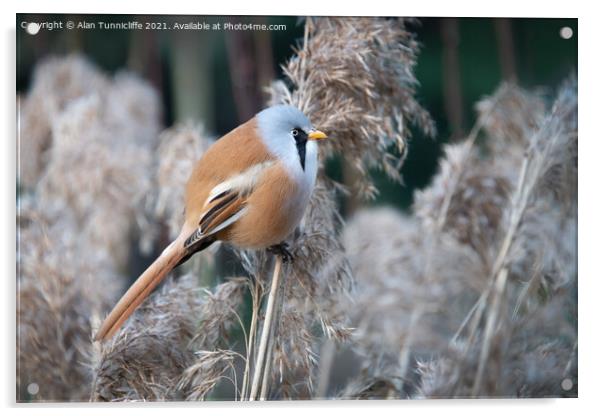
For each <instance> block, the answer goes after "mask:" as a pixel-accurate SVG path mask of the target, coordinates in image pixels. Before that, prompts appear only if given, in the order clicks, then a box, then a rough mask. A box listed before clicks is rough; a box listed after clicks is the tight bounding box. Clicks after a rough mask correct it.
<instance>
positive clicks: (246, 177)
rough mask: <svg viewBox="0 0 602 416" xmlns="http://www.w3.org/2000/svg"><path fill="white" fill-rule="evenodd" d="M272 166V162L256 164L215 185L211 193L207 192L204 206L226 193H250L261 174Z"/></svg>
mask: <svg viewBox="0 0 602 416" xmlns="http://www.w3.org/2000/svg"><path fill="white" fill-rule="evenodd" d="M273 164H274V162H273V161H268V162H263V163H258V164H256V165H253V166H251V167H250V168H249V169H247V170H245V171H243V172H241V173H239V174H238V175H235V176H233V177H231V178H230V179H227V180H225V181H224V182H221V183H219V184H217V185H216V186H215V187H214V188H213V189H212V190H211V192H209V197H208V198H207V201H205V205H207V204H209V203H211V202H212V201H213V200H214V199H215V197H217V196H218V195H220V194H222V193H223V192H226V191H234V192H237V193H241V194H244V193H246V192H248V191H250V190H251V189H253V187H254V186H255V185H256V184H257V181H258V180H259V178H260V177H261V175H262V174H263V172H264V171H265V170H266V169H267V168H269V167H270V166H272V165H273Z"/></svg>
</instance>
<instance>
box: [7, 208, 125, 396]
mask: <svg viewBox="0 0 602 416" xmlns="http://www.w3.org/2000/svg"><path fill="white" fill-rule="evenodd" d="M18 223H19V229H18V236H19V237H18V242H19V244H18V252H17V258H18V260H19V263H18V276H19V279H18V282H17V399H18V400H19V401H29V400H42V401H70V400H87V398H88V395H89V385H90V373H89V371H88V369H87V368H86V366H85V365H84V363H85V362H86V361H87V350H88V348H89V343H90V333H91V331H92V325H93V323H94V322H93V321H94V320H95V319H98V317H99V316H100V315H101V313H102V311H104V310H105V309H106V308H108V307H109V306H110V302H113V301H114V298H115V297H116V295H117V291H118V290H119V289H120V286H119V284H118V283H116V277H117V276H116V272H115V270H114V268H113V267H112V262H111V259H110V258H109V257H108V256H106V253H103V252H97V251H94V250H92V248H91V247H89V246H86V247H87V248H88V250H87V252H86V255H85V256H83V255H82V252H81V250H82V242H81V241H79V239H78V237H77V233H76V232H75V225H74V224H73V222H72V221H71V219H70V218H66V217H61V218H49V217H48V215H47V213H46V212H45V211H44V210H43V208H42V207H37V206H35V202H34V201H31V200H28V201H21V209H20V213H19V217H18ZM84 246H85V242H84ZM100 287H102V288H104V290H103V291H100V292H97V291H96V290H95V288H100ZM35 385H37V387H38V390H39V391H38V392H37V394H36V393H35V391H36V389H35V388H33V389H30V388H29V386H35ZM28 390H29V391H33V392H34V395H30V394H29V393H28Z"/></svg>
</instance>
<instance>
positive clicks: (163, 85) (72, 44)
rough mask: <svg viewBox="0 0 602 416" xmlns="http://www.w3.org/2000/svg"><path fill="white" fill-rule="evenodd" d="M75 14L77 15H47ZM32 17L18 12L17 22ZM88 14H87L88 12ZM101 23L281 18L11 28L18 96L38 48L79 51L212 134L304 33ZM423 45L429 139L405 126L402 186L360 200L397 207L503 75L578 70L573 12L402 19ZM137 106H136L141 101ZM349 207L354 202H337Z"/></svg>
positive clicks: (248, 105) (257, 105)
mask: <svg viewBox="0 0 602 416" xmlns="http://www.w3.org/2000/svg"><path fill="white" fill-rule="evenodd" d="M55 17H56V20H63V21H66V20H72V21H75V22H77V21H84V20H86V19H85V17H84V16H77V15H55ZM43 20H44V18H43V17H42V16H36V15H25V14H22V15H18V16H17V27H21V23H22V22H28V21H43ZM88 20H90V19H88ZM95 20H97V21H101V20H102V21H104V22H109V23H110V22H132V21H137V22H140V23H143V24H144V23H145V22H167V23H168V24H171V23H173V22H180V23H190V22H198V21H202V22H207V23H209V24H213V23H218V22H224V21H228V22H232V23H236V22H242V23H258V24H273V25H280V24H282V25H285V26H286V29H285V30H278V31H263V32H262V31H223V30H221V31H203V30H201V31H199V30H181V31H167V30H101V29H99V28H98V27H97V28H96V29H89V30H52V31H46V30H41V31H40V32H39V33H37V34H36V35H35V36H32V35H29V34H27V33H26V31H24V30H17V45H18V47H17V53H18V59H17V92H18V93H23V92H26V91H27V89H28V87H29V85H30V82H31V77H32V71H33V68H34V66H35V65H36V63H37V62H38V61H39V60H40V59H42V58H44V57H45V56H48V55H66V54H69V53H74V52H77V53H81V54H83V55H85V56H86V57H88V58H89V59H90V60H91V61H92V62H94V63H95V64H96V65H98V66H99V67H100V68H102V69H104V70H106V71H108V72H109V73H112V72H114V71H117V70H119V69H123V68H127V69H129V70H132V71H134V72H136V73H138V74H139V75H140V76H141V77H143V78H144V79H146V80H147V81H149V82H150V83H151V84H153V86H154V87H155V88H157V90H158V91H160V93H161V99H162V101H163V102H162V104H163V123H164V126H171V125H173V124H174V123H177V122H183V121H187V120H193V121H200V122H202V123H203V125H204V126H205V128H206V130H207V131H208V132H209V133H211V134H215V135H216V136H217V137H219V136H221V135H223V134H224V133H227V132H228V131H229V130H231V129H232V128H234V127H236V126H237V125H238V124H240V123H241V122H242V121H245V120H246V119H248V118H250V117H251V116H252V115H253V114H255V113H256V112H257V111H258V110H259V109H261V108H262V107H263V106H264V102H265V96H264V92H263V88H264V87H265V86H266V85H268V84H269V82H270V81H271V80H273V79H275V78H281V72H282V71H281V68H280V65H281V64H283V63H285V62H286V60H287V59H288V58H289V57H290V56H291V55H292V54H293V49H292V46H291V45H296V44H298V42H299V41H301V40H302V36H303V22H302V20H301V19H299V18H298V17H288V16H265V17H264V16H231V17H221V16H175V15H174V16H142V15H135V16H128V15H96V16H95ZM410 28H411V30H412V31H414V32H415V33H416V36H417V39H418V40H419V42H420V43H421V45H422V48H421V51H420V53H419V56H418V65H417V68H416V69H415V73H416V77H417V78H418V81H419V82H420V87H419V89H418V94H417V95H418V99H419V101H420V102H421V103H422V105H423V106H424V107H425V108H426V109H427V110H428V111H429V112H430V114H431V115H432V117H433V118H434V120H435V122H436V125H437V129H438V134H437V137H436V138H435V140H432V139H430V138H425V137H422V136H421V133H420V132H419V131H416V132H414V134H413V136H412V139H411V142H410V151H409V153H408V158H407V160H406V163H405V164H404V165H403V167H402V175H403V180H404V184H405V186H403V187H401V188H400V187H399V186H398V185H397V184H395V183H394V182H392V181H390V180H389V179H387V177H386V176H385V175H384V174H382V173H379V172H372V175H373V176H374V179H375V183H376V185H377V187H378V188H379V189H380V190H381V193H380V195H379V196H378V197H377V199H376V200H374V201H371V202H370V204H375V205H381V204H388V205H394V206H397V207H399V208H401V209H407V208H408V207H409V206H410V205H411V202H412V195H413V194H414V191H415V190H416V189H420V188H422V187H424V186H426V185H427V184H428V183H429V181H430V179H431V177H432V176H433V174H434V173H435V171H436V167H437V159H438V157H439V156H440V153H441V146H442V145H443V144H445V143H446V142H449V141H453V140H454V139H456V138H460V137H463V135H465V134H466V133H467V132H468V131H469V130H470V128H471V127H472V125H473V123H474V121H475V112H474V109H473V108H472V103H475V102H476V101H478V100H479V99H480V98H481V97H482V96H483V95H485V94H488V93H490V92H491V91H493V90H494V89H495V88H496V87H497V86H498V85H499V83H500V82H501V81H502V80H509V81H514V82H517V83H518V84H519V85H521V86H523V87H527V88H542V89H543V90H544V92H545V90H546V89H550V88H553V87H554V86H556V85H558V84H559V82H560V81H561V80H562V79H563V78H564V77H566V75H567V74H568V73H570V72H571V70H575V71H576V70H577V19H534V18H525V19H514V18H513V19H507V18H491V19H490V18H420V19H417V20H416V21H415V22H414V24H412V25H411V26H410ZM140 105H144V103H140ZM328 174H329V176H331V177H333V178H335V179H338V180H341V181H343V182H345V178H344V167H343V166H341V163H339V161H337V160H331V161H329V164H328ZM343 203H344V204H345V206H344V207H343V210H342V211H343V212H344V213H345V214H346V215H349V214H350V213H351V212H352V211H354V210H355V209H357V204H359V203H365V202H358V201H344V202H343Z"/></svg>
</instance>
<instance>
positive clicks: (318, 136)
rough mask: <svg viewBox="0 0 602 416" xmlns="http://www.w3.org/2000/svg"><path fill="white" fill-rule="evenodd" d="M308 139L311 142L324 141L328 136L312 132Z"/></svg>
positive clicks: (316, 131)
mask: <svg viewBox="0 0 602 416" xmlns="http://www.w3.org/2000/svg"><path fill="white" fill-rule="evenodd" d="M307 138H308V139H309V140H322V139H327V138H328V136H327V135H326V134H324V133H322V132H321V131H320V130H310V132H309V134H308V135H307Z"/></svg>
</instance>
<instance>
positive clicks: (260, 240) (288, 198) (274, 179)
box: [219, 163, 313, 249]
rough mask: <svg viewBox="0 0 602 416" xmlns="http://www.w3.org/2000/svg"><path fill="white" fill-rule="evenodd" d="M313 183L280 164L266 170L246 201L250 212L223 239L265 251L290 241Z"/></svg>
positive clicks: (222, 236)
mask: <svg viewBox="0 0 602 416" xmlns="http://www.w3.org/2000/svg"><path fill="white" fill-rule="evenodd" d="M312 188H313V184H312V183H308V182H307V181H304V180H299V178H298V177H295V176H293V175H291V174H290V173H289V172H288V170H287V168H286V166H285V165H283V164H281V163H276V164H275V165H274V166H272V167H270V168H269V169H267V170H266V172H265V173H264V174H263V175H262V177H261V179H260V180H259V181H258V183H257V185H256V187H255V189H254V190H253V192H251V193H250V194H249V196H248V199H247V201H246V206H247V212H246V214H245V215H244V216H243V217H242V218H241V219H239V220H238V221H237V222H236V223H234V224H232V226H230V227H229V228H228V229H227V230H225V231H224V232H223V233H222V234H221V235H220V236H219V238H220V239H223V240H226V241H228V242H230V243H232V244H234V245H236V246H239V247H242V248H254V249H257V248H265V247H269V246H272V245H274V244H278V243H280V242H282V241H284V240H285V239H286V237H288V236H289V234H291V233H292V232H293V230H294V229H295V227H296V226H297V225H298V224H299V222H300V221H301V218H302V217H303V214H304V212H305V209H306V207H307V205H308V203H309V198H310V196H311V191H312Z"/></svg>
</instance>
